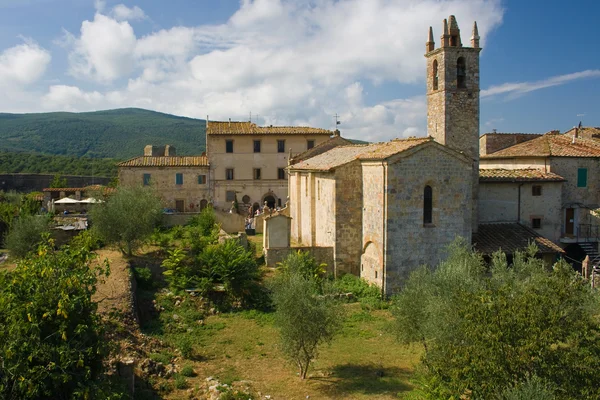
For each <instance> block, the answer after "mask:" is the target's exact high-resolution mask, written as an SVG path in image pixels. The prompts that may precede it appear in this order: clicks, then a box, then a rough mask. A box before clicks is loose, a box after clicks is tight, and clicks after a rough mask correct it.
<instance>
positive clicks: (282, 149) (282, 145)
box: [277, 140, 285, 153]
mask: <svg viewBox="0 0 600 400" xmlns="http://www.w3.org/2000/svg"><path fill="white" fill-rule="evenodd" d="M277 152H278V153H285V140H278V141H277Z"/></svg>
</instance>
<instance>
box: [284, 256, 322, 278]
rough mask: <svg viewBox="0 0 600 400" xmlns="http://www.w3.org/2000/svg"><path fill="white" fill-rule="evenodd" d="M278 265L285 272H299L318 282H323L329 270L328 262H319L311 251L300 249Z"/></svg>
mask: <svg viewBox="0 0 600 400" xmlns="http://www.w3.org/2000/svg"><path fill="white" fill-rule="evenodd" d="M278 267H279V269H280V270H281V271H282V272H283V273H297V274H300V275H301V276H303V277H305V278H306V279H310V280H314V281H315V282H317V283H320V282H322V280H323V278H324V277H325V274H326V272H327V270H326V267H327V264H318V263H317V261H316V260H315V258H314V257H313V256H312V255H311V254H310V253H309V252H306V251H300V250H298V251H297V252H293V253H290V255H288V256H287V258H286V259H285V260H283V261H282V262H281V263H280V264H279V266H278Z"/></svg>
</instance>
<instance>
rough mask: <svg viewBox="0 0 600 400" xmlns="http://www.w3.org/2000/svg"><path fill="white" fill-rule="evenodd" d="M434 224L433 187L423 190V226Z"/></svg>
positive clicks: (426, 187)
mask: <svg viewBox="0 0 600 400" xmlns="http://www.w3.org/2000/svg"><path fill="white" fill-rule="evenodd" d="M431 223H433V191H432V190H431V186H429V185H427V186H425V189H424V190H423V225H426V224H431Z"/></svg>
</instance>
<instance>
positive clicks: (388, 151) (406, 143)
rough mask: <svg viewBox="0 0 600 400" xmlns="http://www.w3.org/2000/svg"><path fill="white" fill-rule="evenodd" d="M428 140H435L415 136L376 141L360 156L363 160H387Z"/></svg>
mask: <svg viewBox="0 0 600 400" xmlns="http://www.w3.org/2000/svg"><path fill="white" fill-rule="evenodd" d="M428 142H433V138H432V137H429V136H428V137H424V138H423V137H421V138H416V137H413V138H408V139H394V140H392V141H390V142H385V143H376V144H374V145H372V146H369V148H368V149H367V151H365V152H363V153H362V154H361V155H360V156H358V158H359V159H361V160H385V159H386V158H388V157H391V156H393V155H394V154H398V153H401V152H403V151H406V150H409V149H412V148H413V147H417V146H419V145H422V144H423V143H428Z"/></svg>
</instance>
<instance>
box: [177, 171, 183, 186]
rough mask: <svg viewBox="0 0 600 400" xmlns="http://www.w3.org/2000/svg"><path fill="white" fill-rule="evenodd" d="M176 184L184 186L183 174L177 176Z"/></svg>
mask: <svg viewBox="0 0 600 400" xmlns="http://www.w3.org/2000/svg"><path fill="white" fill-rule="evenodd" d="M175 184H176V185H183V174H181V173H177V174H175Z"/></svg>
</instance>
